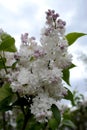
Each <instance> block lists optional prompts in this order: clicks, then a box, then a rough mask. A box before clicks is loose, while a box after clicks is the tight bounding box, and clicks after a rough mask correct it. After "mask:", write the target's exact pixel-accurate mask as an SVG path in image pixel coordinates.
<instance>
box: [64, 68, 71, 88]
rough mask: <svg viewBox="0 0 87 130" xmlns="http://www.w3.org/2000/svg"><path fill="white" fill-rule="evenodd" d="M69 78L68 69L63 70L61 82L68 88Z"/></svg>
mask: <svg viewBox="0 0 87 130" xmlns="http://www.w3.org/2000/svg"><path fill="white" fill-rule="evenodd" d="M69 78H70V72H69V69H64V70H63V80H64V81H65V82H66V83H67V84H68V85H69V86H70V81H69Z"/></svg>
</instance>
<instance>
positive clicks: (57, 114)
mask: <svg viewBox="0 0 87 130" xmlns="http://www.w3.org/2000/svg"><path fill="white" fill-rule="evenodd" d="M51 110H52V112H53V116H54V118H55V119H56V121H57V123H58V125H59V124H60V122H61V114H60V111H59V109H58V107H57V106H56V105H55V104H52V106H51Z"/></svg>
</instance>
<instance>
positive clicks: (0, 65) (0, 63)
mask: <svg viewBox="0 0 87 130" xmlns="http://www.w3.org/2000/svg"><path fill="white" fill-rule="evenodd" d="M5 63H6V58H3V57H1V58H0V69H3V68H4V67H5V66H4V65H5Z"/></svg>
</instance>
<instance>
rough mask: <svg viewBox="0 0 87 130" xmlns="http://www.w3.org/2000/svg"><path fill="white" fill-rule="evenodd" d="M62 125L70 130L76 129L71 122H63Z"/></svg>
mask: <svg viewBox="0 0 87 130" xmlns="http://www.w3.org/2000/svg"><path fill="white" fill-rule="evenodd" d="M62 124H63V125H65V126H69V127H70V128H72V129H76V126H75V124H74V123H73V122H72V121H71V120H67V119H66V120H63V122H62Z"/></svg>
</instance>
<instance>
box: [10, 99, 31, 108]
mask: <svg viewBox="0 0 87 130" xmlns="http://www.w3.org/2000/svg"><path fill="white" fill-rule="evenodd" d="M26 105H29V103H28V101H27V100H26V99H25V98H24V97H20V98H19V99H17V100H16V101H15V102H14V103H13V104H12V106H26Z"/></svg>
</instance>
